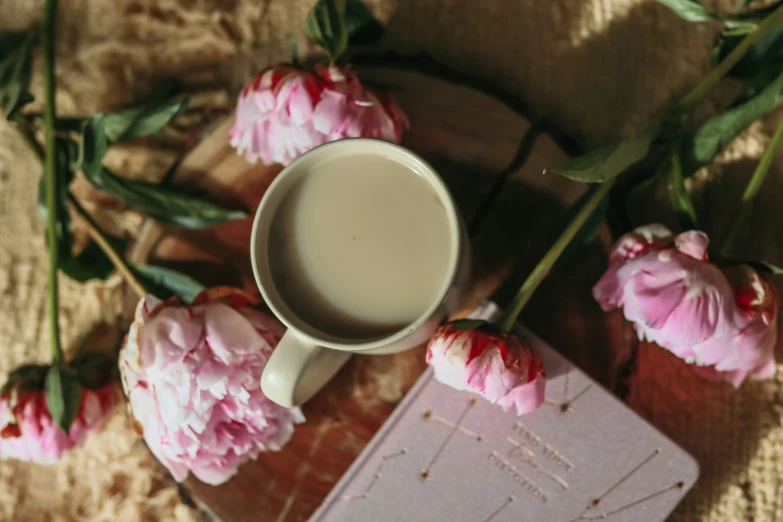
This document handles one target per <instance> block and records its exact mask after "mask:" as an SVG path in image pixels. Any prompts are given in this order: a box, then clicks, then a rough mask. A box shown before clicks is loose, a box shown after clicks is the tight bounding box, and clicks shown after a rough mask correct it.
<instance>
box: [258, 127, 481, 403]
mask: <svg viewBox="0 0 783 522" xmlns="http://www.w3.org/2000/svg"><path fill="white" fill-rule="evenodd" d="M343 154H345V155H353V154H362V155H367V154H373V155H379V156H381V157H385V158H388V159H391V160H394V161H397V162H400V163H402V164H403V165H406V166H408V167H409V168H411V169H413V170H414V171H415V172H416V173H418V174H419V175H421V176H422V177H423V178H424V179H426V180H427V181H428V182H429V183H430V185H431V187H432V188H433V190H434V191H435V193H436V194H437V195H438V197H439V198H440V200H441V202H442V203H443V206H444V207H445V208H446V211H447V216H448V222H449V233H450V234H451V236H452V241H451V242H450V244H451V249H452V252H451V255H450V256H449V266H448V267H447V270H448V272H449V277H447V278H446V283H445V284H444V285H443V287H442V288H441V289H440V290H439V292H438V297H437V299H436V300H434V301H433V302H432V303H431V304H430V306H429V308H428V309H427V311H426V312H425V313H424V314H422V315H421V316H420V317H419V318H418V319H416V320H415V321H414V322H412V323H411V324H409V325H407V326H405V327H404V328H402V329H400V330H399V331H397V332H395V333H393V334H391V335H388V336H385V337H382V338H369V339H344V338H339V337H335V336H333V335H330V334H327V333H325V332H322V331H320V330H318V329H316V328H315V327H313V326H312V325H309V324H307V323H306V322H305V321H303V320H302V319H301V318H300V317H298V316H297V315H296V314H295V313H293V312H292V311H291V308H289V306H288V305H287V304H286V302H285V300H284V299H283V298H282V297H281V295H280V293H279V292H278V291H277V289H276V287H275V284H274V280H273V277H272V272H271V270H270V266H269V258H268V256H267V251H268V249H267V245H268V243H269V236H270V227H271V224H272V219H273V217H274V215H275V213H276V212H277V209H278V207H279V206H280V203H281V201H282V200H283V197H284V196H285V195H286V193H287V192H288V191H289V190H290V189H291V188H292V187H293V186H294V185H295V184H296V182H297V181H298V180H299V179H300V178H301V177H302V176H304V175H317V174H318V173H317V169H313V168H311V167H312V165H315V164H316V163H318V162H319V161H321V160H323V159H327V158H334V157H337V156H338V155H343ZM368 175H372V173H368ZM250 256H251V263H252V266H253V273H254V275H255V279H256V283H257V284H258V287H259V288H260V290H261V293H262V294H263V296H264V300H265V301H266V303H267V305H268V306H269V308H270V309H271V310H272V312H273V313H274V314H275V315H276V316H277V317H278V319H280V321H281V322H282V323H283V324H285V326H286V327H287V328H288V331H287V332H286V333H285V335H283V338H282V339H281V340H280V343H279V344H278V345H277V347H276V348H275V350H274V352H273V353H272V356H271V358H270V359H269V361H268V362H267V365H266V368H265V369H264V373H263V375H262V377H261V388H262V390H263V392H264V394H265V395H266V396H267V397H269V398H270V399H272V400H273V401H275V402H276V403H278V404H281V405H283V406H286V407H292V406H298V405H300V404H302V403H303V402H305V401H307V400H308V399H309V398H310V397H312V396H313V395H314V394H315V393H316V392H317V391H318V390H319V389H321V387H323V386H324V384H326V382H327V381H329V379H331V378H332V377H333V376H334V374H335V373H337V371H338V370H339V369H340V368H341V367H342V365H343V364H345V362H346V361H347V360H348V359H349V358H350V356H351V354H353V353H362V354H387V353H395V352H401V351H403V350H407V349H409V348H413V347H414V346H418V345H420V344H422V343H424V342H426V341H427V340H428V339H429V338H430V337H432V335H433V333H434V332H435V330H436V329H437V327H438V326H439V324H440V323H441V322H442V321H443V319H444V318H445V317H447V316H448V315H449V314H451V313H452V312H454V311H455V310H456V309H457V306H458V305H459V301H460V298H461V296H462V294H463V292H464V290H465V289H466V288H467V285H468V279H469V276H470V274H469V273H470V248H469V243H468V239H467V234H466V233H465V227H464V224H463V223H462V220H461V219H460V217H459V213H458V211H457V208H456V206H455V205H454V201H453V199H452V197H451V194H450V193H449V191H448V189H447V188H446V185H445V184H444V183H443V180H442V179H441V178H440V176H438V174H437V172H435V170H434V169H433V168H432V167H431V166H430V165H429V164H428V163H427V162H426V161H424V160H423V159H422V158H421V157H419V156H418V155H416V154H414V153H412V152H411V151H409V150H407V149H405V148H403V147H400V146H398V145H394V144H392V143H388V142H385V141H380V140H372V139H363V138H357V139H346V140H340V141H335V142H331V143H327V144H325V145H321V146H320V147H317V148H315V149H312V150H311V151H309V152H307V153H305V154H303V155H302V156H300V157H299V158H297V159H296V160H295V161H293V162H292V163H291V164H290V165H288V166H287V167H286V168H285V169H283V171H282V172H280V174H278V176H277V178H276V179H275V180H274V182H273V183H272V184H271V185H270V187H269V189H267V192H266V194H265V195H264V198H263V199H262V200H261V203H260V204H259V206H258V210H257V211H256V216H255V220H254V222H253V231H252V233H251V236H250ZM378 298H379V299H383V296H378Z"/></svg>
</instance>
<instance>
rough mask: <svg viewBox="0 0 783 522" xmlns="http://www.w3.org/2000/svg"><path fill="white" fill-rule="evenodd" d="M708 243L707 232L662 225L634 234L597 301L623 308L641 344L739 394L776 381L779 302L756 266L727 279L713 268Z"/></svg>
mask: <svg viewBox="0 0 783 522" xmlns="http://www.w3.org/2000/svg"><path fill="white" fill-rule="evenodd" d="M708 243H709V239H708V238H707V235H706V234H704V233H703V232H698V231H689V232H684V233H682V234H679V235H677V236H674V235H673V234H672V233H671V231H669V230H668V229H667V228H665V227H663V226H662V225H648V226H646V227H641V228H639V229H637V230H635V231H634V232H631V233H630V234H626V235H625V236H623V237H622V238H620V240H619V241H618V242H617V245H616V246H615V248H614V250H613V251H612V253H611V254H610V257H609V268H608V270H607V271H606V273H605V274H604V275H603V277H602V278H601V280H600V281H598V283H597V284H596V285H595V287H594V288H593V297H595V299H596V300H597V301H598V303H599V304H600V305H601V307H602V308H603V309H604V310H611V309H614V308H622V309H623V313H624V314H625V318H626V319H628V320H629V321H631V322H632V323H634V328H635V329H636V332H637V333H638V335H639V337H640V338H641V339H646V340H648V341H651V342H655V343H657V344H658V345H659V346H661V347H663V348H666V349H667V350H669V351H670V352H672V353H673V354H675V355H676V356H678V357H680V358H682V359H684V360H685V361H686V362H687V363H689V364H695V365H697V366H698V367H700V369H699V372H700V373H701V374H702V375H704V376H707V377H712V378H717V379H723V380H727V381H729V382H731V383H732V384H733V385H734V386H739V385H740V384H741V383H742V381H743V380H744V379H745V378H746V377H752V378H765V377H768V376H770V375H772V374H773V373H774V370H775V364H774V355H773V350H774V344H775V340H776V339H777V323H776V321H775V318H776V315H777V295H776V294H775V291H774V289H772V287H771V286H769V285H768V284H767V283H766V282H765V281H764V280H763V279H762V278H761V277H760V276H759V275H758V273H756V272H755V271H754V270H753V269H751V268H750V267H748V266H745V265H740V266H736V267H730V268H728V269H726V270H725V271H724V270H721V269H720V268H719V267H717V266H716V265H714V264H713V263H710V262H709V258H708V255H707V245H708ZM727 274H728V275H730V276H731V279H732V282H730V280H729V278H727Z"/></svg>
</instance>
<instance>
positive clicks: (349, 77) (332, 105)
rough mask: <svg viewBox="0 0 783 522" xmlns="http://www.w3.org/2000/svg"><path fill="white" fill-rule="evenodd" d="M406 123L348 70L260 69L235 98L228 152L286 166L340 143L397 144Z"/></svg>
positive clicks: (391, 103)
mask: <svg viewBox="0 0 783 522" xmlns="http://www.w3.org/2000/svg"><path fill="white" fill-rule="evenodd" d="M407 127H408V119H407V117H406V116H405V114H404V113H403V112H402V110H401V109H400V108H399V106H398V105H397V103H396V102H395V101H394V98H393V97H392V96H391V95H390V94H387V93H382V94H376V93H374V92H372V91H371V90H369V89H366V88H365V87H364V86H363V85H362V84H361V82H360V81H359V78H358V77H357V76H356V75H355V74H354V73H353V71H351V70H350V69H348V68H344V69H341V68H340V67H337V66H336V65H332V66H329V67H324V66H318V67H316V68H315V71H314V72H308V71H304V70H301V69H298V68H294V67H291V66H287V65H280V66H277V67H270V68H267V69H264V70H263V71H261V72H260V73H258V75H257V76H256V77H255V78H254V79H253V80H252V81H251V82H249V83H248V84H247V85H245V87H244V88H243V89H242V92H241V93H240V95H239V99H238V101H237V110H236V122H235V124H234V127H233V128H232V129H231V133H230V139H231V146H232V147H234V148H236V149H237V153H238V154H244V155H245V157H246V158H247V160H248V161H250V162H251V163H255V162H256V161H257V160H258V158H259V157H260V158H261V161H263V162H264V163H266V164H272V163H280V164H283V165H287V164H289V163H290V162H291V161H293V160H294V159H296V158H297V157H298V156H299V155H301V154H302V153H304V152H307V151H308V150H310V149H312V148H313V147H317V146H318V145H322V144H324V143H327V142H329V141H334V140H339V139H343V138H376V139H381V140H386V141H391V142H394V143H399V142H400V140H401V139H402V131H403V129H404V128H407Z"/></svg>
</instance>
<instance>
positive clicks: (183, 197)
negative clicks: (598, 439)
mask: <svg viewBox="0 0 783 522" xmlns="http://www.w3.org/2000/svg"><path fill="white" fill-rule="evenodd" d="M84 174H85V177H86V178H87V179H88V180H89V181H90V182H91V183H92V184H93V185H95V186H96V187H98V188H99V189H101V190H103V191H105V192H108V193H109V194H111V195H113V196H115V197H117V198H119V199H120V200H121V201H123V202H124V203H126V204H127V205H130V206H131V207H133V208H135V209H137V210H139V211H140V212H142V213H144V214H146V215H148V216H150V217H152V218H154V219H156V220H158V221H160V222H162V223H170V224H174V225H179V226H181V227H185V228H202V227H208V226H211V225H217V224H219V223H224V222H226V221H232V220H235V219H243V218H244V217H246V216H247V214H245V213H244V212H242V211H239V210H228V209H224V208H221V207H219V206H217V205H215V204H213V203H209V202H208V201H205V200H204V199H203V198H202V197H200V196H196V195H193V194H192V193H187V192H185V191H183V190H181V189H178V188H177V187H175V186H171V185H160V184H155V183H147V182H145V181H134V180H129V179H124V178H121V177H119V176H117V175H115V174H113V173H112V172H111V171H109V170H108V169H106V168H102V169H101V170H100V171H99V172H97V173H96V172H88V171H86V170H85V171H84Z"/></svg>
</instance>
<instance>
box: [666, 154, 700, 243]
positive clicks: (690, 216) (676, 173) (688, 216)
mask: <svg viewBox="0 0 783 522" xmlns="http://www.w3.org/2000/svg"><path fill="white" fill-rule="evenodd" d="M669 182H670V184H671V187H672V203H673V206H674V211H675V212H676V213H677V217H678V218H679V220H680V224H681V225H682V226H683V227H684V228H686V229H687V230H693V229H695V228H697V225H696V221H697V220H696V209H695V208H694V207H693V200H692V199H691V196H690V194H688V189H686V188H685V178H684V177H683V174H682V158H681V157H680V151H679V144H677V145H675V146H674V153H673V154H672V168H671V171H669Z"/></svg>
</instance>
